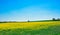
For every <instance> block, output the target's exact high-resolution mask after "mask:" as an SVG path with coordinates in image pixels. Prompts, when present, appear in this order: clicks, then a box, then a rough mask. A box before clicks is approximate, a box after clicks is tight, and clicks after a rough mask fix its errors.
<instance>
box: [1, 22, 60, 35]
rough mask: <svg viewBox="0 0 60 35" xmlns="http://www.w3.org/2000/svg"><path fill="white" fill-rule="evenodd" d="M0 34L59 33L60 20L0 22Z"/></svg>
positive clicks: (49, 34) (42, 34)
mask: <svg viewBox="0 0 60 35" xmlns="http://www.w3.org/2000/svg"><path fill="white" fill-rule="evenodd" d="M0 35H60V21H50V22H16V23H15V22H11V23H0Z"/></svg>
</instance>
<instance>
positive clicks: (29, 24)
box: [0, 21, 60, 29]
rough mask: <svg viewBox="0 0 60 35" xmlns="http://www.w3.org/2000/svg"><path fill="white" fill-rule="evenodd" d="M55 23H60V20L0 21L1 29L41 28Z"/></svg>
mask: <svg viewBox="0 0 60 35" xmlns="http://www.w3.org/2000/svg"><path fill="white" fill-rule="evenodd" d="M54 25H60V21H51V22H11V23H0V29H15V28H22V29H24V28H27V29H39V28H48V27H49V26H54Z"/></svg>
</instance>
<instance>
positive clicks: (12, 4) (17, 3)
mask: <svg viewBox="0 0 60 35" xmlns="http://www.w3.org/2000/svg"><path fill="white" fill-rule="evenodd" d="M51 18H60V0H0V21H27V20H28V19H29V20H45V19H51Z"/></svg>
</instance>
